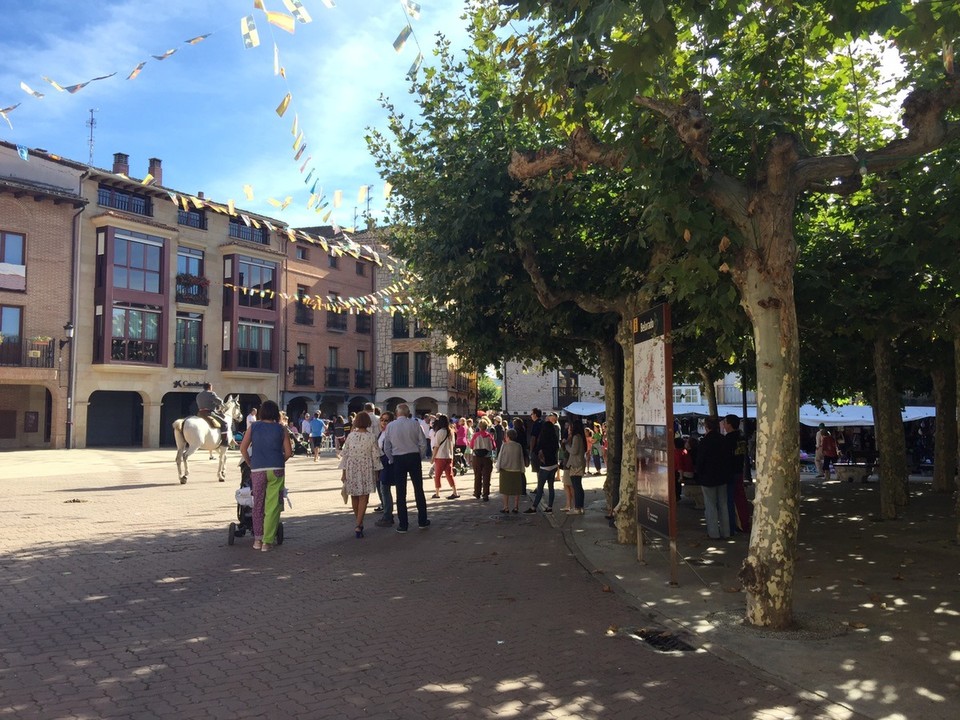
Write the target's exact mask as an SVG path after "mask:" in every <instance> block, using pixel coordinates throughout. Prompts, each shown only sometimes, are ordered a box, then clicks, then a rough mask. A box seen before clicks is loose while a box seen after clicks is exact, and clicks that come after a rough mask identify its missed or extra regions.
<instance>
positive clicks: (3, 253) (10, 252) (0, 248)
mask: <svg viewBox="0 0 960 720" xmlns="http://www.w3.org/2000/svg"><path fill="white" fill-rule="evenodd" d="M25 244H26V238H25V237H24V236H23V235H21V234H19V233H12V232H3V231H0V264H3V265H5V266H6V267H4V268H3V271H2V272H0V290H26V289H27V261H26V259H25V254H24V246H25Z"/></svg>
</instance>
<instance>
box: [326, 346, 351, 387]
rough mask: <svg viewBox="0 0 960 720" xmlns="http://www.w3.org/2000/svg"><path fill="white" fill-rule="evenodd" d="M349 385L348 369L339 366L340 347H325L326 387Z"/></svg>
mask: <svg viewBox="0 0 960 720" xmlns="http://www.w3.org/2000/svg"><path fill="white" fill-rule="evenodd" d="M349 386H350V369H349V368H342V367H340V348H335V347H331V348H328V349H327V387H328V388H332V387H335V388H346V387H349Z"/></svg>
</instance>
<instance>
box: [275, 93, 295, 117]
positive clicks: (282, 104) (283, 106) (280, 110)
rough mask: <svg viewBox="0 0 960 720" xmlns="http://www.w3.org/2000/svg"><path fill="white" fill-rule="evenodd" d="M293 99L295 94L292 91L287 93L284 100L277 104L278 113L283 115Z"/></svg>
mask: <svg viewBox="0 0 960 720" xmlns="http://www.w3.org/2000/svg"><path fill="white" fill-rule="evenodd" d="M292 99H293V96H291V95H290V93H287V94H286V95H285V96H284V98H283V100H282V101H281V102H280V104H279V105H277V115H279V116H280V117H283V114H284V113H285V112H286V111H287V107H288V106H289V105H290V100H292Z"/></svg>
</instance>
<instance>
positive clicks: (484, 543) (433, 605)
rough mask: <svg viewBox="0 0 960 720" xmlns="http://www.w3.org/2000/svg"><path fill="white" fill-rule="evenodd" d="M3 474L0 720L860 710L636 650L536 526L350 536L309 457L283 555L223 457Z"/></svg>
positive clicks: (629, 620) (322, 467)
mask: <svg viewBox="0 0 960 720" xmlns="http://www.w3.org/2000/svg"><path fill="white" fill-rule="evenodd" d="M0 458H2V461H3V462H4V464H5V465H6V467H7V472H6V473H5V476H6V478H7V479H6V480H4V482H3V485H4V490H3V497H4V502H3V504H2V510H0V512H2V517H0V520H2V523H3V528H4V532H3V534H2V537H0V556H2V561H0V572H2V574H0V613H2V628H3V631H2V635H0V718H8V717H9V718H78V719H81V718H82V719H87V718H137V719H144V720H147V719H149V718H259V717H262V718H281V717H292V718H328V717H329V718H383V719H389V718H428V719H429V718H452V717H458V718H495V717H505V718H604V719H605V720H606V719H607V718H611V719H612V718H630V719H631V720H633V719H634V718H637V717H641V716H642V717H650V718H717V717H723V718H757V719H764V718H791V717H798V718H813V717H850V716H851V715H850V714H849V713H845V714H844V712H843V711H842V710H841V709H838V708H837V707H836V706H832V705H828V704H822V702H821V701H819V700H818V699H817V698H815V697H807V696H804V693H802V692H800V691H798V690H796V689H795V688H791V687H788V686H786V685H785V684H783V683H781V682H779V681H774V680H772V679H771V678H770V677H768V676H765V675H764V674H762V672H761V671H758V670H755V669H752V668H750V667H748V666H746V665H745V664H743V663H740V662H737V661H736V660H731V659H729V658H724V657H720V656H717V655H715V654H713V653H711V652H705V651H703V650H700V651H698V652H682V653H680V652H677V653H660V652H657V651H655V650H653V649H652V648H650V647H649V646H648V645H646V644H645V643H642V642H639V641H638V640H636V639H634V638H633V637H631V635H630V632H629V631H630V630H631V629H636V628H642V627H648V626H650V625H651V623H652V622H653V621H652V620H651V617H650V616H649V615H648V614H647V613H646V611H645V610H641V609H639V605H638V604H636V603H634V602H633V601H632V599H631V597H630V596H628V595H625V594H623V593H620V592H613V591H611V589H612V588H611V587H610V586H609V585H607V584H606V582H605V578H604V576H603V575H602V574H594V573H591V572H590V571H589V570H588V569H585V568H584V567H583V566H582V565H581V564H580V563H578V561H577V559H576V557H575V555H574V553H572V552H571V551H570V550H569V549H568V547H567V546H566V545H565V543H564V536H563V535H562V533H560V532H558V531H557V530H556V529H555V528H553V527H551V525H550V524H549V523H547V522H546V521H545V519H544V517H543V516H541V515H522V514H521V515H519V516H517V515H513V516H511V517H509V518H504V519H501V518H500V517H499V516H498V515H497V510H498V509H499V503H497V502H495V501H493V500H491V502H489V503H479V502H477V501H475V500H473V499H472V498H470V493H468V492H463V493H462V498H461V499H460V500H455V501H450V500H446V499H443V500H429V501H428V502H429V506H430V517H431V519H432V525H431V527H430V528H429V529H427V530H424V531H418V530H417V529H416V527H415V526H412V527H411V531H410V532H409V533H408V534H406V535H400V534H397V533H396V532H394V531H393V530H392V529H384V528H377V527H374V526H373V521H374V520H375V517H374V516H372V515H368V516H367V522H366V526H367V531H366V535H367V537H366V538H365V539H363V540H356V539H355V538H354V536H353V522H352V520H351V517H350V513H349V512H348V511H347V510H346V509H345V508H344V506H343V503H342V499H341V497H340V491H339V490H340V485H339V482H338V475H339V473H338V472H337V471H335V470H334V467H335V460H334V459H333V458H331V457H325V458H323V459H322V460H321V462H320V463H319V464H314V463H312V462H311V461H309V460H308V459H306V458H302V457H298V458H295V459H294V460H293V461H292V462H291V463H290V465H289V466H288V478H287V485H288V487H289V489H290V498H291V501H292V502H293V508H292V509H288V510H286V511H285V512H284V514H283V522H284V530H285V542H284V544H283V545H282V546H280V547H279V548H277V549H276V550H275V551H274V552H271V553H258V552H253V551H252V549H251V547H250V545H251V539H250V538H249V536H248V537H246V538H238V539H237V541H236V544H235V545H233V546H230V545H228V543H227V525H228V523H229V522H230V521H231V520H233V519H234V518H235V514H236V505H235V503H234V499H233V493H234V490H235V489H236V487H237V485H238V484H239V474H238V472H237V471H236V463H237V459H238V455H237V454H236V453H231V458H230V461H229V468H230V472H229V475H228V481H227V482H226V483H218V482H217V481H216V468H215V463H214V462H212V461H208V460H207V458H206V455H205V454H203V455H201V456H199V457H196V456H195V458H194V461H193V466H192V474H191V478H190V482H189V483H188V484H187V485H183V486H181V485H180V484H179V483H178V481H177V477H176V471H175V467H174V452H173V451H172V450H162V451H144V450H140V451H97V450H73V451H34V452H29V453H28V452H22V453H21V452H15V453H4V454H3V455H0ZM460 482H461V487H462V488H465V487H467V482H466V478H462V479H460ZM592 484H593V487H594V490H595V489H596V487H598V486H599V485H598V481H597V480H595V479H594V480H593V481H592ZM429 494H430V493H429V491H428V497H429ZM410 495H411V496H412V493H410ZM559 505H560V503H559V502H558V507H559ZM694 642H695V641H694Z"/></svg>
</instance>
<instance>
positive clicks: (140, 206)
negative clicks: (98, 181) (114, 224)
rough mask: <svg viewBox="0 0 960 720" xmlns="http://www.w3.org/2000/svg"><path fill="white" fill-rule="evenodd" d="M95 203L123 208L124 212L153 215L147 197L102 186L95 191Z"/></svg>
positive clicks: (118, 208)
mask: <svg viewBox="0 0 960 720" xmlns="http://www.w3.org/2000/svg"><path fill="white" fill-rule="evenodd" d="M97 205H100V206H101V207H108V208H114V209H115V210H123V211H124V212H129V213H134V214H136V215H146V216H147V217H151V216H153V208H151V206H150V200H149V199H148V198H145V197H141V196H139V195H130V194H128V193H125V192H120V191H118V190H111V189H109V188H103V187H102V188H100V189H99V190H98V191H97Z"/></svg>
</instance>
